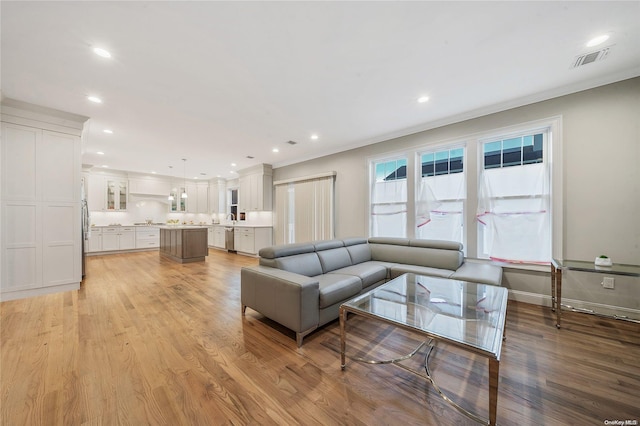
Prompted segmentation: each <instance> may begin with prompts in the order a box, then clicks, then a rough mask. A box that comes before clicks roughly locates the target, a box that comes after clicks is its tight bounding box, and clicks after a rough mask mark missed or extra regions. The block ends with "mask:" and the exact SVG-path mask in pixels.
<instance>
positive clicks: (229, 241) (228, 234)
mask: <svg viewBox="0 0 640 426" xmlns="http://www.w3.org/2000/svg"><path fill="white" fill-rule="evenodd" d="M233 230H234V227H233V226H225V227H224V248H225V249H227V251H232V252H235V251H236V250H235V248H234V241H233V238H234V237H233Z"/></svg>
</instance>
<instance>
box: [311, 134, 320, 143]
mask: <svg viewBox="0 0 640 426" xmlns="http://www.w3.org/2000/svg"><path fill="white" fill-rule="evenodd" d="M311 139H313V140H314V141H315V140H318V135H316V134H315V133H314V134H313V135H311Z"/></svg>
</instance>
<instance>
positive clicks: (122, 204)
mask: <svg viewBox="0 0 640 426" xmlns="http://www.w3.org/2000/svg"><path fill="white" fill-rule="evenodd" d="M118 209H119V210H126V209H127V182H120V183H119V207H118Z"/></svg>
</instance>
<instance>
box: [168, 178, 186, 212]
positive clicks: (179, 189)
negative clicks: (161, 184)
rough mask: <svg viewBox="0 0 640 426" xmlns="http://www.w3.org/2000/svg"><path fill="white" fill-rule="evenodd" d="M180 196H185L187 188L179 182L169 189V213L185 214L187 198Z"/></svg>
mask: <svg viewBox="0 0 640 426" xmlns="http://www.w3.org/2000/svg"><path fill="white" fill-rule="evenodd" d="M182 194H187V188H186V187H185V185H184V183H183V182H181V183H179V184H177V185H174V186H173V187H172V188H171V197H172V198H173V199H171V200H170V201H169V211H170V212H172V213H185V212H186V211H187V197H188V196H189V195H188V194H187V197H182Z"/></svg>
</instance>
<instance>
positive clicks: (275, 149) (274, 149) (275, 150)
mask: <svg viewBox="0 0 640 426" xmlns="http://www.w3.org/2000/svg"><path fill="white" fill-rule="evenodd" d="M271 151H273V152H280V150H279V149H278V148H273V149H272V150H271Z"/></svg>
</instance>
